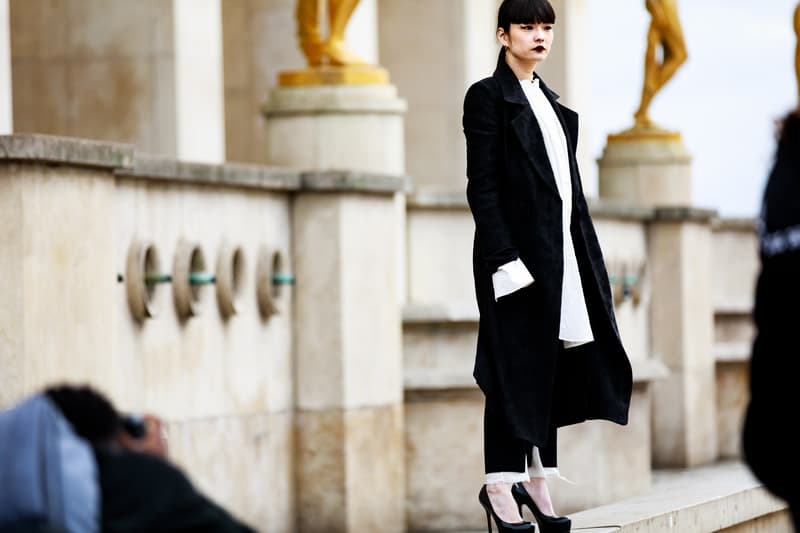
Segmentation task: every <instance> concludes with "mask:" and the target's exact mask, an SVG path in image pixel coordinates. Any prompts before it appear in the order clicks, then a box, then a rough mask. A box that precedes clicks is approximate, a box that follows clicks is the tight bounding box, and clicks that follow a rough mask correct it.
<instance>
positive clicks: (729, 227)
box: [711, 218, 757, 233]
mask: <svg viewBox="0 0 800 533" xmlns="http://www.w3.org/2000/svg"><path fill="white" fill-rule="evenodd" d="M756 224H757V222H756V219H755V218H715V219H714V220H712V221H711V228H712V229H713V230H714V231H742V232H746V233H755V232H756Z"/></svg>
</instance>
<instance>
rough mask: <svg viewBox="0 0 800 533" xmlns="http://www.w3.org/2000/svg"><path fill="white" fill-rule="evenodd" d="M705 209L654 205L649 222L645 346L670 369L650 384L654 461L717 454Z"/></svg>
mask: <svg viewBox="0 0 800 533" xmlns="http://www.w3.org/2000/svg"><path fill="white" fill-rule="evenodd" d="M713 216H714V212H712V211H703V210H698V209H689V208H674V209H667V208H663V209H657V210H656V214H655V219H654V221H653V223H652V225H651V227H650V235H649V248H650V249H649V254H648V255H649V257H650V265H651V269H652V271H651V279H652V296H651V301H652V310H651V320H652V324H651V327H650V331H651V332H652V353H653V356H654V357H655V358H657V359H660V360H661V361H663V362H664V363H665V364H666V366H667V367H668V368H669V370H670V375H669V377H667V378H666V379H663V380H661V381H659V382H657V383H655V384H654V386H653V391H654V396H653V463H654V464H655V465H656V466H662V467H693V466H697V465H701V464H705V463H709V462H711V461H714V460H715V459H716V458H717V450H718V447H717V423H716V390H715V387H716V385H715V377H714V372H715V360H714V354H713V331H714V323H713V316H714V315H713V308H712V297H711V283H710V280H711V277H712V272H711V250H712V247H711V218H712V217H713Z"/></svg>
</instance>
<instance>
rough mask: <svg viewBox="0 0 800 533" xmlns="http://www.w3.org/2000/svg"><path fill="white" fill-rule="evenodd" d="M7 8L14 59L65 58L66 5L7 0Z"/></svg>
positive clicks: (47, 0)
mask: <svg viewBox="0 0 800 533" xmlns="http://www.w3.org/2000/svg"><path fill="white" fill-rule="evenodd" d="M8 7H9V15H10V22H11V50H12V52H13V54H14V58H15V59H16V58H23V59H31V58H37V59H50V60H52V59H56V58H58V59H63V58H64V55H65V50H67V49H68V43H69V26H68V25H67V24H65V23H64V21H65V20H66V19H67V13H68V9H69V6H68V4H67V2H65V1H64V0H39V1H35V2H31V1H30V0H10V1H9V3H8ZM32 87H35V86H32ZM61 87H63V85H62V86H61Z"/></svg>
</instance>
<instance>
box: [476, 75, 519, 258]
mask: <svg viewBox="0 0 800 533" xmlns="http://www.w3.org/2000/svg"><path fill="white" fill-rule="evenodd" d="M499 106H500V103H499V102H498V97H497V96H496V95H493V94H492V92H491V90H490V89H489V88H488V87H487V86H486V85H485V84H484V83H483V82H478V83H475V84H474V85H472V86H471V87H470V88H469V90H468V91H467V94H466V96H465V97H464V116H463V126H464V135H465V136H466V138H467V200H468V202H469V207H470V210H471V211H472V217H473V218H474V219H475V227H476V229H477V233H478V240H479V241H480V243H481V250H480V254H481V256H482V257H483V259H484V261H485V262H486V264H487V267H488V269H489V271H490V272H495V271H496V270H497V269H498V268H499V267H500V266H501V265H504V264H506V263H509V262H511V261H514V260H516V259H517V258H518V257H519V252H518V251H517V248H516V247H515V246H514V243H513V242H512V239H511V232H510V230H509V226H508V223H507V221H506V219H505V215H504V214H503V210H502V202H501V199H500V191H499V188H498V181H499V179H500V171H501V169H500V160H499V157H500V151H501V149H502V147H501V143H500V138H501V135H500V133H501V132H500V128H501V127H502V120H501V118H500V109H499Z"/></svg>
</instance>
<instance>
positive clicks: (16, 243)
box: [0, 165, 115, 404]
mask: <svg viewBox="0 0 800 533" xmlns="http://www.w3.org/2000/svg"><path fill="white" fill-rule="evenodd" d="M2 173H3V176H2V180H0V181H2V182H3V186H2V188H3V191H2V193H3V194H2V198H3V200H2V202H3V204H6V205H4V209H3V218H4V219H5V221H6V222H8V223H9V224H3V228H4V230H3V233H2V238H1V239H0V246H2V250H3V253H2V254H0V255H2V257H3V261H2V262H0V266H1V267H2V272H0V274H2V276H0V277H2V278H3V279H4V283H6V282H7V281H6V280H8V282H11V283H14V286H13V287H5V291H4V294H6V295H7V303H6V304H5V305H4V306H3V312H2V314H0V318H1V319H2V320H0V331H1V332H2V334H0V338H2V339H3V341H2V343H0V347H1V348H0V354H2V355H1V357H2V359H3V361H4V363H7V364H8V368H9V371H8V379H14V383H12V384H10V386H9V389H8V392H6V391H4V393H3V395H2V398H0V402H2V403H3V404H7V403H9V402H11V401H14V400H17V399H19V397H20V396H21V395H23V394H27V393H30V392H32V391H35V390H38V389H39V388H41V387H42V386H45V385H49V384H52V383H53V382H59V381H64V380H70V381H85V382H90V383H93V384H95V385H98V386H100V387H101V388H103V389H106V388H107V387H108V384H109V383H111V376H112V374H113V366H114V360H113V334H112V332H113V320H114V318H113V316H109V315H107V314H104V313H98V312H97V310H98V309H109V308H110V307H111V306H112V305H113V301H114V292H115V291H114V289H115V280H114V276H113V274H112V273H113V272H114V257H113V248H114V247H113V229H112V226H111V225H110V224H108V221H109V220H111V218H112V205H113V201H112V199H113V179H111V177H110V176H109V175H108V174H107V173H105V172H104V171H100V170H87V169H75V168H69V167H45V166H36V165H19V166H16V165H10V166H4V168H3V170H2ZM98 354H102V357H99V358H98ZM4 366H5V365H4ZM4 374H5V372H4ZM4 381H5V378H4Z"/></svg>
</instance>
